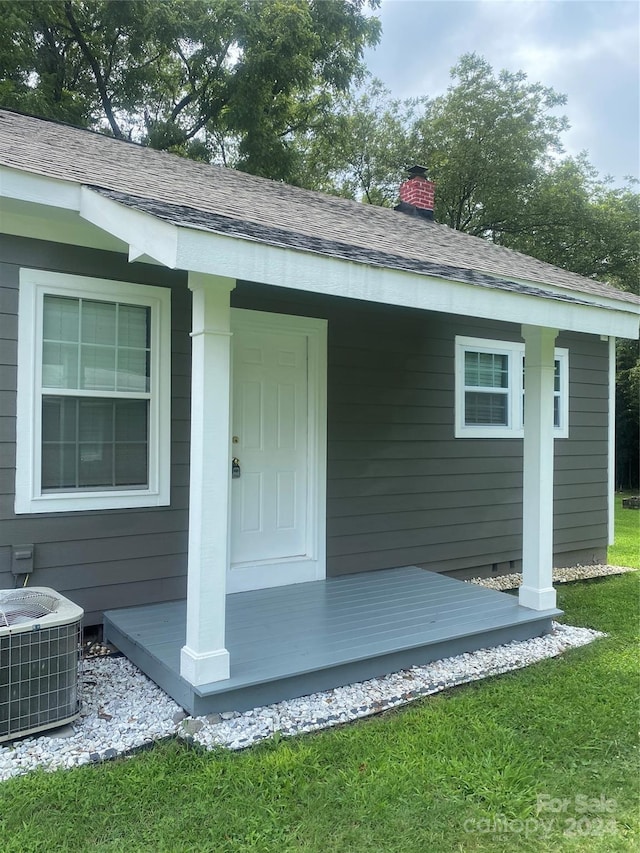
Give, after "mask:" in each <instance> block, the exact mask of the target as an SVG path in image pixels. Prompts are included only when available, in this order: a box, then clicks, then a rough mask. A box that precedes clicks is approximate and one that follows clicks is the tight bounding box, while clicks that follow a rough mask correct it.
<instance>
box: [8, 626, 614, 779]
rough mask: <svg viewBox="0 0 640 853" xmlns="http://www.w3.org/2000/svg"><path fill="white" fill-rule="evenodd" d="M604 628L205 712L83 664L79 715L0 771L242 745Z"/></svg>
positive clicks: (120, 670)
mask: <svg viewBox="0 0 640 853" xmlns="http://www.w3.org/2000/svg"><path fill="white" fill-rule="evenodd" d="M602 636H605V635H604V634H602V633H600V632H598V631H593V630H591V629H588V628H573V627H571V626H567V625H560V624H558V623H554V630H553V631H552V633H551V634H548V635H547V636H545V637H536V638H534V639H532V640H526V641H523V642H512V643H507V644H506V645H503V646H498V647H496V648H493V649H482V650H480V651H477V652H472V653H469V654H463V655H457V656H456V657H451V658H445V659H443V660H439V661H435V662H434V663H430V664H427V665H425V666H415V667H412V668H411V669H409V670H403V671H401V672H395V673H392V674H390V675H386V676H384V677H382V678H374V679H371V680H370V681H365V682H362V683H360V684H351V685H349V686H347V687H338V688H336V689H334V690H328V691H325V692H323V693H314V694H312V695H311V696H303V697H302V698H300V699H292V700H289V701H285V702H279V703H278V704H275V705H268V706H264V707H261V708H254V709H253V710H251V711H245V712H243V713H239V712H235V711H229V712H225V713H222V714H210V715H209V716H207V717H195V718H193V717H187V716H186V715H185V713H184V711H183V710H182V709H181V708H180V707H179V706H178V705H177V704H176V703H175V702H174V701H173V700H172V699H170V698H169V697H168V696H167V695H166V694H165V693H163V691H162V690H160V688H159V687H157V686H156V685H155V684H154V683H153V682H151V681H150V680H149V679H148V678H147V677H146V676H145V675H143V673H142V672H140V670H138V669H137V668H136V667H135V666H134V665H133V664H132V663H130V662H129V661H128V660H127V659H126V658H123V657H109V658H91V659H88V660H85V661H84V662H83V664H82V683H83V687H82V701H83V708H82V713H81V716H80V718H79V719H78V720H77V721H76V722H75V723H73V724H72V725H71V726H66V727H65V728H64V729H58V730H53V732H52V733H50V734H46V735H33V736H31V737H27V738H24V739H22V740H17V741H14V742H13V743H9V744H4V745H2V746H0V781H1V780H4V779H9V778H11V777H12V776H19V775H21V774H24V773H27V772H29V771H30V770H35V769H36V768H38V767H42V768H44V769H45V770H56V769H58V768H61V767H64V768H69V767H75V766H78V765H82V764H91V763H94V762H99V761H103V760H105V759H109V758H115V757H117V756H118V755H125V754H127V753H130V752H132V751H135V750H137V749H140V748H143V747H145V746H148V745H150V744H152V743H154V742H155V741H158V740H161V739H163V738H167V737H172V736H176V735H177V736H178V737H182V738H185V739H186V740H189V741H192V742H195V743H197V744H200V745H201V746H203V747H205V748H215V747H220V746H222V747H227V748H229V749H243V748H244V747H247V746H251V745H252V744H255V743H258V742H259V741H261V740H265V739H266V738H270V737H273V735H274V734H276V733H279V734H280V735H282V736H291V735H296V734H300V733H302V732H311V731H316V730H318V729H324V728H328V727H330V726H336V725H339V724H341V723H347V722H349V721H352V720H356V719H359V718H361V717H366V716H369V715H371V714H377V713H379V712H381V711H385V710H389V709H391V708H396V707H398V706H400V705H405V704H407V703H408V702H411V701H412V700H414V699H417V698H419V697H421V696H427V695H429V694H432V693H438V692H440V691H441V690H446V689H447V688H449V687H454V686H456V685H458V684H464V683H465V682H469V681H476V680H478V679H481V678H486V677H487V676H490V675H497V674H499V673H503V672H508V671H510V670H515V669H520V668H522V667H525V666H529V665H530V664H532V663H536V662H537V661H540V660H543V659H545V658H549V657H554V656H556V655H559V654H562V652H564V651H565V650H567V649H570V648H576V647H578V646H583V645H586V644H587V643H590V642H592V641H593V640H595V639H596V638H597V637H602Z"/></svg>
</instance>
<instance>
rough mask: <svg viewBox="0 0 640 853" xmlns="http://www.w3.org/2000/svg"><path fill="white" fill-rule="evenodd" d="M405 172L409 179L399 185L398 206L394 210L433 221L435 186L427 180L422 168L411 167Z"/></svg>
mask: <svg viewBox="0 0 640 853" xmlns="http://www.w3.org/2000/svg"><path fill="white" fill-rule="evenodd" d="M407 171H408V172H409V178H408V179H407V180H406V181H404V183H402V184H400V204H399V205H398V206H397V207H396V210H401V211H402V212H403V213H412V214H414V215H418V216H423V217H424V218H425V219H433V207H434V204H435V189H436V185H435V184H434V183H433V181H429V180H428V179H427V177H426V171H427V170H426V168H425V167H424V166H412V167H411V168H410V169H408V170H407Z"/></svg>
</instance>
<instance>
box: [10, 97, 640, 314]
mask: <svg viewBox="0 0 640 853" xmlns="http://www.w3.org/2000/svg"><path fill="white" fill-rule="evenodd" d="M0 164H2V165H5V166H10V167H13V168H16V169H22V170H26V171H29V172H34V173H36V174H39V175H44V176H47V177H53V178H58V179H62V180H67V181H73V182H77V183H80V184H85V185H88V186H92V187H94V188H98V189H99V190H101V191H102V192H103V194H105V195H110V196H111V197H112V198H114V199H117V200H118V201H120V202H121V203H123V204H126V205H128V206H131V207H137V208H138V209H144V210H146V211H147V212H150V213H152V214H153V215H155V216H159V217H161V218H163V219H166V220H168V221H173V222H175V223H176V224H180V225H186V226H189V227H197V228H200V229H205V230H209V231H213V232H217V233H227V234H230V233H235V234H236V235H237V236H243V237H249V238H250V239H257V240H260V241H261V242H265V243H271V244H274V245H288V246H292V247H295V248H302V249H311V250H312V251H319V252H321V253H325V254H332V255H337V256H340V257H348V258H350V259H352V260H357V261H360V262H364V263H374V264H376V265H379V264H380V263H383V264H384V265H385V266H389V267H391V268H399V269H413V270H421V271H424V272H427V271H429V270H430V271H431V274H432V275H442V276H443V277H446V278H455V279H457V280H466V281H471V282H473V283H476V284H479V285H483V286H489V285H490V282H491V278H490V277H491V276H497V277H498V278H500V279H503V280H504V279H505V278H507V279H513V278H516V279H523V280H525V281H527V282H532V283H534V284H535V283H537V284H542V285H544V284H548V285H552V286H555V287H559V288H563V289H566V290H567V291H568V292H567V294H566V296H567V297H569V299H571V297H572V296H573V299H571V301H574V299H575V297H576V296H578V295H579V294H583V295H587V294H590V295H594V296H604V297H608V298H610V299H616V300H620V301H625V302H634V303H639V302H640V298H639V297H637V296H634V295H633V294H630V293H624V292H622V291H619V290H616V289H615V288H612V287H610V286H608V285H606V284H602V283H600V282H597V281H593V280H591V279H587V278H583V277H582V276H579V275H576V274H575V273H571V272H568V271H566V270H562V269H559V268H557V267H554V266H551V265H550V264H545V263H543V262H542V261H538V260H536V259H534V258H530V257H528V256H527V255H523V254H520V253H519V252H514V251H512V250H510V249H505V248H503V247H501V246H496V245H494V244H493V243H490V242H488V241H485V240H482V239H480V238H477V237H472V236H470V235H468V234H463V233H461V232H459V231H454V230H452V229H450V228H448V227H447V226H446V225H439V224H437V223H435V222H431V221H429V220H426V219H423V218H422V217H409V216H406V215H404V214H402V213H399V212H396V211H393V210H389V209H388V208H381V207H373V206H371V205H364V204H360V203H358V202H354V201H349V200H348V199H343V198H337V197H335V196H329V195H325V194H323V193H317V192H311V191H309V190H303V189H299V188H298V187H292V186H289V185H287V184H283V183H278V182H276V181H269V180H266V179H264V178H258V177H255V176H253V175H248V174H245V173H243V172H237V171H234V170H232V169H226V168H223V167H220V166H212V165H209V164H205V163H198V162H194V161H192V160H186V159H183V158H180V157H177V156H175V155H172V154H168V153H166V152H161V151H154V150H152V149H150V148H145V147H142V146H140V145H136V144H134V143H129V142H123V141H120V140H116V139H112V138H111V137H107V136H103V135H102V134H98V133H94V132H91V131H86V130H81V129H78V128H74V127H69V126H68V125H63V124H59V123H56V122H51V121H45V120H42V119H36V118H33V117H30V116H24V115H21V114H19V113H14V112H11V111H8V110H0ZM438 270H439V271H438ZM456 272H457V273H458V274H457V275H456V274H455V273H456ZM461 272H463V273H464V275H463V276H462V277H461V275H460V273H461ZM474 273H475V274H476V275H475V280H474ZM477 273H481V274H483V275H481V276H478V275H477ZM503 284H504V281H503ZM514 288H515V289H517V285H514ZM546 295H548V292H547V294H546Z"/></svg>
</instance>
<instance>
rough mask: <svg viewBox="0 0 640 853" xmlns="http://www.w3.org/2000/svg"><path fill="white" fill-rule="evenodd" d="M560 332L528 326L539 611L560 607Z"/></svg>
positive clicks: (526, 556) (532, 597)
mask: <svg viewBox="0 0 640 853" xmlns="http://www.w3.org/2000/svg"><path fill="white" fill-rule="evenodd" d="M557 334H558V332H557V329H547V328H542V327H540V326H522V337H523V338H524V343H525V407H524V451H523V456H524V460H523V467H524V471H523V484H522V491H523V494H522V522H523V523H522V586H521V587H520V593H519V601H520V604H522V605H524V607H530V608H532V609H533V610H547V609H549V608H551V607H555V605H556V591H555V589H554V588H553V387H554V381H553V378H554V365H555V358H554V344H555V339H556V336H557Z"/></svg>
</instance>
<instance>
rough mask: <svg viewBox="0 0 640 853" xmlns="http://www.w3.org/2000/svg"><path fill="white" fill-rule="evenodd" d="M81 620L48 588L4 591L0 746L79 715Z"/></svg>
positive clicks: (0, 603)
mask: <svg viewBox="0 0 640 853" xmlns="http://www.w3.org/2000/svg"><path fill="white" fill-rule="evenodd" d="M83 615H84V611H83V610H82V608H81V607H78V606H77V605H76V604H73V602H71V601H69V600H68V599H67V598H64V596H62V595H60V594H59V593H57V592H55V591H54V590H52V589H48V588H46V587H31V588H29V589H12V590H0V743H1V742H2V741H6V740H11V739H12V738H15V737H24V736H25V735H28V734H33V733H34V732H39V731H43V730H44V729H50V728H54V727H55V726H61V725H63V724H65V723H69V722H71V721H72V720H74V719H76V717H77V716H78V714H79V713H80V698H79V694H78V663H79V658H80V649H81V640H82V627H81V622H82V617H83Z"/></svg>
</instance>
